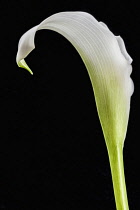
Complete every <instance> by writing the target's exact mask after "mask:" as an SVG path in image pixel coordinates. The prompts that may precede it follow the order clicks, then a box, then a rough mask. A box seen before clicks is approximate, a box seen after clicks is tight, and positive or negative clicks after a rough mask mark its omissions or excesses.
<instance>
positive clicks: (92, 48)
mask: <svg viewBox="0 0 140 210" xmlns="http://www.w3.org/2000/svg"><path fill="white" fill-rule="evenodd" d="M41 29H50V30H53V31H56V32H58V33H60V34H61V35H63V36H64V37H65V38H66V39H68V40H69V41H70V42H71V43H72V45H73V46H74V47H75V48H76V50H77V51H78V53H79V54H80V56H81V58H82V60H83V62H84V64H85V66H86V68H87V71H88V73H89V76H90V80H91V83H92V86H93V90H94V95H95V100H96V106H97V110H98V115H99V119H100V122H101V126H102V130H103V134H104V138H105V142H106V146H107V150H108V155H109V160H110V166H111V173H112V180H113V187H114V194H115V200H116V207H117V210H128V202H127V193H126V187H125V179H124V169H123V152H122V151H123V145H124V139H125V136H126V131H127V125H128V118H129V111H130V99H131V95H132V93H133V82H132V80H131V78H130V74H131V71H132V66H131V63H132V58H131V57H130V56H129V54H128V53H127V51H126V48H125V44H124V42H123V39H122V38H121V37H120V36H115V35H114V34H113V33H112V32H111V31H110V30H109V28H108V27H107V26H106V25H105V24H104V23H102V22H98V21H97V20H96V19H95V18H94V17H93V16H92V15H90V14H88V13H85V12H61V13H57V14H54V15H52V16H50V17H48V18H47V19H45V20H44V21H43V22H41V23H40V24H39V25H37V26H35V27H33V28H32V29H30V30H29V31H27V32H26V33H25V34H24V35H23V36H22V37H21V39H20V41H19V45H18V53H17V58H16V61H17V64H18V66H20V67H23V68H25V69H27V70H28V71H29V72H30V73H31V74H33V73H32V71H31V69H30V68H29V67H28V66H27V64H26V63H25V60H24V59H25V58H26V57H27V55H28V54H29V53H30V52H31V51H32V50H33V49H34V48H35V44H34V39H35V34H36V32H37V31H38V30H41Z"/></svg>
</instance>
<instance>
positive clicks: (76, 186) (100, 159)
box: [0, 0, 140, 210]
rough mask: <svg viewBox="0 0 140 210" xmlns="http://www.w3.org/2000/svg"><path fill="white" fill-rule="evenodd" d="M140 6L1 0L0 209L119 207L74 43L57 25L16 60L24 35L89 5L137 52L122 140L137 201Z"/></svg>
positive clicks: (131, 194)
mask: <svg viewBox="0 0 140 210" xmlns="http://www.w3.org/2000/svg"><path fill="white" fill-rule="evenodd" d="M139 10H140V7H139V6H138V3H136V1H129V2H128V1H127V3H125V1H112V2H109V1H99V0H98V1H97V0H96V1H94V0H93V1H86V0H81V1H80V0H78V1H76V0H75V1H70V0H65V1H53V0H52V1H47V0H39V1H31V0H28V1H25V0H18V1H8V0H5V1H3V2H2V3H1V5H0V17H1V19H0V24H1V32H0V35H1V40H0V41H1V46H0V49H1V50H0V58H1V59H0V63H1V65H0V70H1V73H0V80H1V81H0V85H1V92H0V99H1V109H0V110H1V118H0V121H1V123H0V124H1V132H0V133H1V135H2V136H1V140H0V150H1V152H0V209H15V210H22V209H26V210H27V209H35V210H36V209H37V210H41V209H50V210H51V209H55V210H57V209H62V210H63V209H65V210H85V209H86V210H91V209H96V210H102V209H104V208H105V209H115V201H114V195H113V188H112V181H111V175H110V168H109V162H108V156H107V150H106V146H105V141H104V138H103V134H102V130H101V126H100V123H99V119H98V115H97V111H96V106H95V100H94V95H93V90H92V87H91V83H90V80H89V77H88V73H87V70H86V68H85V66H84V64H83V62H82V60H81V58H80V56H79V55H78V53H77V52H76V50H75V49H74V48H73V47H72V45H71V44H70V43H69V42H68V41H67V40H66V39H64V38H63V37H62V36H61V35H59V34H57V33H55V32H52V31H47V30H43V31H39V32H37V34H36V39H35V43H36V49H35V50H34V51H33V52H32V53H31V54H30V55H29V56H28V57H27V59H26V61H27V63H28V64H29V66H30V67H31V69H32V70H33V72H34V75H33V76H31V75H30V74H29V73H28V72H27V71H25V70H23V69H20V68H18V67H17V65H16V62H15V58H16V53H17V45H18V41H19V38H20V37H21V35H22V34H23V33H24V32H26V31H27V30H28V29H30V28H31V27H33V26H35V25H37V24H39V23H40V22H41V21H42V20H44V19H45V18H47V17H48V16H50V15H52V14H54V13H56V12H61V11H85V12H89V13H91V14H92V15H94V17H95V18H96V19H97V20H100V21H103V22H105V23H106V24H107V25H108V26H109V28H110V29H111V31H112V32H113V33H114V34H115V35H121V36H122V37H123V39H124V41H125V44H126V48H127V50H128V52H129V54H130V55H131V57H132V58H133V60H134V61H133V73H132V78H133V81H134V85H135V92H134V94H133V96H132V101H131V102H132V103H131V112H130V118H129V125H128V132H127V136H126V141H125V147H124V163H125V175H126V183H127V191H128V199H129V206H130V209H139V206H140V201H139V200H140V179H139V177H140V165H139V160H140V158H139V124H140V123H139V117H140V116H139V106H140V101H139V95H140V93H139V90H140V82H139V81H140V73H139V70H140V62H139V49H140V42H139V37H140V31H139V25H140V17H139Z"/></svg>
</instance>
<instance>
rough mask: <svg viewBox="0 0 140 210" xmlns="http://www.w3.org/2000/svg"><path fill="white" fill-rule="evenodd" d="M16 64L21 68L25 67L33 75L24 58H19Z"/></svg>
mask: <svg viewBox="0 0 140 210" xmlns="http://www.w3.org/2000/svg"><path fill="white" fill-rule="evenodd" d="M18 66H19V67H21V68H24V69H26V70H27V71H28V72H29V73H30V74H31V75H33V72H32V70H31V69H30V68H29V66H28V65H27V63H26V62H25V60H24V59H22V60H20V61H19V62H18Z"/></svg>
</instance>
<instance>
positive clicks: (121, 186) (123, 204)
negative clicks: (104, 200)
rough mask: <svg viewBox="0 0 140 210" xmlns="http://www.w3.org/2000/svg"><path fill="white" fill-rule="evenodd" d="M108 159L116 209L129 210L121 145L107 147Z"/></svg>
mask: <svg viewBox="0 0 140 210" xmlns="http://www.w3.org/2000/svg"><path fill="white" fill-rule="evenodd" d="M108 154H109V161H110V167H111V174H112V181H113V188H114V195H115V201H116V208H117V210H129V207H128V200H127V192H126V185H125V176H124V166H123V149H122V146H121V145H118V146H115V147H114V148H111V149H109V148H108Z"/></svg>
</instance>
